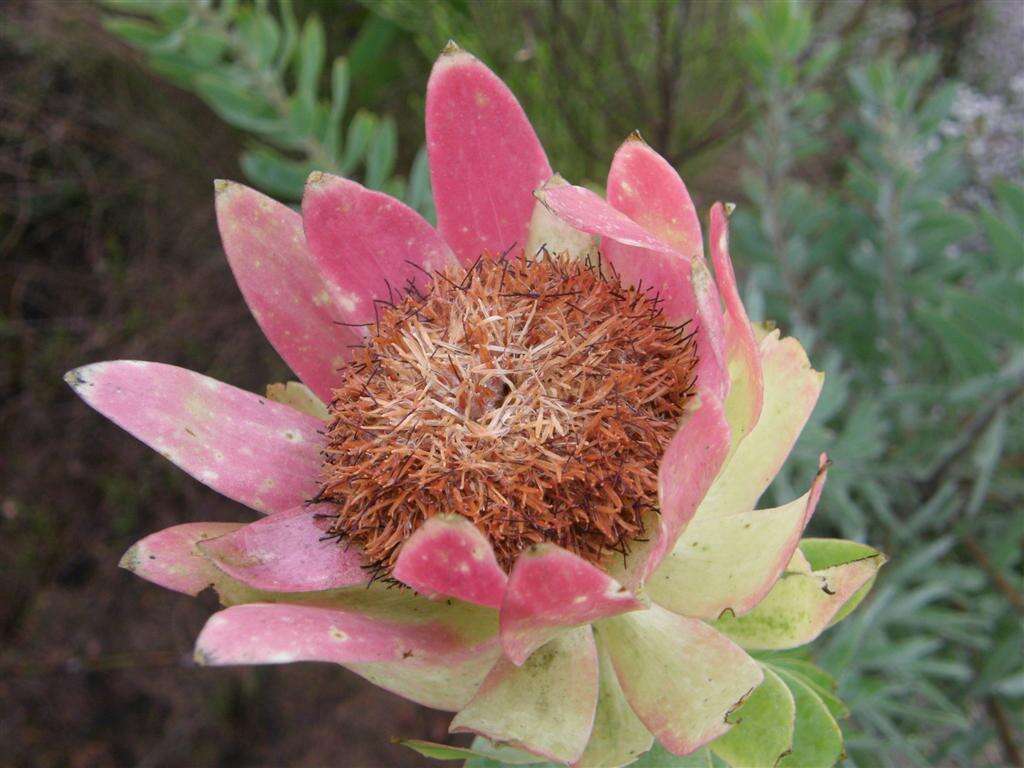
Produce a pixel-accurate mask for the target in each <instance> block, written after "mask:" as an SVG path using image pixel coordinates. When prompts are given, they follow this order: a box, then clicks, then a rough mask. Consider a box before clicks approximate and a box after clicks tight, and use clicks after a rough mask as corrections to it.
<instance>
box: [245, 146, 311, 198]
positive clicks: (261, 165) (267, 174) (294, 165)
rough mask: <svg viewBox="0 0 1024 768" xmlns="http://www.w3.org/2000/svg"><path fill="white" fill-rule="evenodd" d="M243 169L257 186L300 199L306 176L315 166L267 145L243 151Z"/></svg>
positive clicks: (279, 195) (280, 196)
mask: <svg viewBox="0 0 1024 768" xmlns="http://www.w3.org/2000/svg"><path fill="white" fill-rule="evenodd" d="M241 165H242V170H243V171H244V172H245V175H246V176H247V177H248V178H249V180H250V181H252V183H253V184H254V185H256V186H257V187H259V188H261V189H265V190H267V192H269V193H270V194H271V195H274V196H275V197H279V198H282V199H286V200H299V199H301V197H302V191H303V189H305V186H306V178H307V177H308V176H309V174H310V173H312V172H313V171H314V170H316V169H315V168H313V167H312V166H311V164H310V163H308V162H303V161H294V160H288V159H286V158H284V157H282V156H281V155H280V154H278V153H277V152H274V151H273V150H271V149H268V148H266V147H262V148H257V149H252V150H247V151H245V152H243V153H242V158H241Z"/></svg>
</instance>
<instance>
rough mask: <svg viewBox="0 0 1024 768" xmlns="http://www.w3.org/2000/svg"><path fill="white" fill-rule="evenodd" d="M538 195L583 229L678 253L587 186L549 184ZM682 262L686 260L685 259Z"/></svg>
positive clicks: (545, 203) (626, 241) (629, 242)
mask: <svg viewBox="0 0 1024 768" xmlns="http://www.w3.org/2000/svg"><path fill="white" fill-rule="evenodd" d="M535 195H536V197H537V199H538V200H540V201H541V203H543V204H544V206H545V207H546V208H547V209H548V210H549V211H551V212H552V213H553V214H555V216H557V217H558V218H560V219H561V220H562V221H564V222H565V223H566V224H568V225H569V226H571V227H573V228H575V229H578V230H580V231H581V232H589V233H590V234H592V235H599V236H601V237H603V238H605V239H607V240H614V241H615V242H617V243H621V244H623V245H632V246H636V247H638V248H647V249H649V250H652V251H657V252H658V253H663V254H666V255H669V256H675V257H678V256H679V254H678V253H677V252H676V250H675V248H673V247H672V246H671V245H669V244H668V243H666V242H665V241H664V240H661V239H660V238H658V237H656V236H655V235H653V234H652V233H650V232H648V231H647V230H646V229H644V228H643V227H642V226H640V225H639V224H637V223H636V222H635V221H633V220H632V219H631V218H629V216H627V215H626V214H624V213H622V211H619V210H617V209H616V208H613V207H612V206H611V205H609V204H608V202H607V201H605V200H604V199H603V198H601V196H600V195H597V194H595V193H593V192H591V191H590V190H589V189H587V188H586V187H577V186H575V185H572V184H567V185H565V186H561V187H556V186H547V187H544V188H542V189H538V190H537V191H536V192H535ZM680 262H681V263H684V264H685V261H683V260H682V259H680Z"/></svg>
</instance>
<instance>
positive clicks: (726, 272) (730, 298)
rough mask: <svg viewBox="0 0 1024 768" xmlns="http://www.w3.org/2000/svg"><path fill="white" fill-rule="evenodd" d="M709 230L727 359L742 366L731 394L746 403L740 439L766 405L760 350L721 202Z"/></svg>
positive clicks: (742, 407)
mask: <svg viewBox="0 0 1024 768" xmlns="http://www.w3.org/2000/svg"><path fill="white" fill-rule="evenodd" d="M710 230H711V231H710V234H709V240H710V243H711V261H712V263H713V264H714V265H715V280H716V281H717V283H718V292H719V293H720V294H721V296H722V300H723V301H724V302H725V344H726V356H727V358H728V359H729V361H730V363H732V361H737V362H738V363H739V366H740V370H739V373H737V374H735V375H734V376H733V385H732V389H733V390H735V391H731V392H730V394H731V395H732V397H733V398H734V399H737V398H739V397H741V396H742V398H743V402H742V404H740V405H739V406H738V408H739V410H740V413H738V414H737V415H736V418H738V419H739V424H734V425H733V427H734V429H736V428H739V431H740V434H739V435H738V437H743V436H745V435H747V434H749V433H750V431H751V430H752V429H753V428H754V426H755V425H756V424H757V420H758V418H759V417H760V416H761V406H762V405H763V402H764V376H763V373H762V371H761V350H760V348H759V346H758V343H757V341H756V340H755V339H754V329H753V328H752V327H751V325H750V320H749V319H748V318H747V310H746V308H745V307H744V306H743V301H742V299H740V292H739V289H738V288H737V286H736V273H735V272H733V268H732V259H731V258H729V221H728V218H727V216H726V212H725V206H723V205H722V204H721V203H715V204H714V205H713V206H711V227H710ZM736 437H737V436H736V435H734V442H738V441H736V440H735V438H736Z"/></svg>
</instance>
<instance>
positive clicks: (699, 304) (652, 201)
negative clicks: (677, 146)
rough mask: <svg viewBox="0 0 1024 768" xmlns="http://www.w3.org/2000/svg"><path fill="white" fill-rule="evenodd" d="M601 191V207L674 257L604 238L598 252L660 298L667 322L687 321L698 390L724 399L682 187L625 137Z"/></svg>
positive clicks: (709, 299)
mask: <svg viewBox="0 0 1024 768" xmlns="http://www.w3.org/2000/svg"><path fill="white" fill-rule="evenodd" d="M607 194H608V203H609V205H611V206H612V207H614V208H615V209H616V210H619V211H622V212H623V213H624V214H626V215H627V216H628V217H629V218H630V219H632V220H633V221H635V222H636V223H637V224H639V225H640V226H642V227H643V228H644V229H645V230H646V231H648V232H650V233H651V234H652V235H654V236H655V237H657V238H658V239H659V240H660V241H661V242H664V243H667V244H668V245H670V246H671V247H672V248H673V249H674V253H673V254H671V255H668V254H665V253H659V252H657V251H655V250H653V249H651V248H650V247H649V246H643V247H640V248H637V247H630V244H626V243H623V242H621V241H615V240H607V239H606V240H605V242H604V243H603V244H602V246H603V249H604V252H605V255H606V256H607V258H608V260H609V261H610V262H611V263H612V264H613V265H614V266H615V269H616V271H618V273H619V274H620V275H621V276H622V279H623V281H624V282H626V283H631V284H642V285H645V286H648V287H650V288H651V289H652V290H654V291H655V292H656V293H658V294H659V295H660V296H661V298H662V299H663V301H664V303H663V305H662V307H663V311H664V313H665V317H666V318H667V319H668V321H669V322H671V323H678V322H683V321H686V320H692V321H693V322H694V324H695V330H696V331H697V354H698V357H699V359H700V361H701V364H700V366H699V368H698V369H697V376H698V387H699V389H700V390H701V391H705V392H708V391H710V392H711V393H712V394H714V395H715V396H716V397H718V398H719V399H724V398H725V395H726V392H727V391H728V383H729V382H728V372H727V370H726V366H725V351H724V349H725V340H724V329H723V324H722V310H721V303H720V301H719V297H718V294H717V292H716V290H715V286H714V285H713V284H712V281H711V276H710V274H709V272H708V270H707V266H706V264H705V262H704V248H703V244H702V242H701V232H700V222H699V221H698V219H697V212H696V210H695V209H694V205H693V200H692V199H691V198H690V193H689V192H688V191H687V189H686V185H685V184H684V183H683V180H682V179H681V178H680V177H679V174H678V173H676V170H675V169H674V168H673V167H672V166H671V165H669V163H668V161H667V160H665V158H663V157H662V156H661V155H659V154H658V153H657V152H655V151H654V150H653V149H651V148H650V147H649V146H647V144H646V143H644V141H642V140H641V139H639V138H636V137H630V138H629V139H627V140H626V141H625V142H624V143H623V144H622V146H620V147H619V149H618V151H617V152H616V153H615V157H614V158H613V159H612V165H611V168H610V169H609V171H608V183H607ZM680 255H681V256H682V258H679V256H680Z"/></svg>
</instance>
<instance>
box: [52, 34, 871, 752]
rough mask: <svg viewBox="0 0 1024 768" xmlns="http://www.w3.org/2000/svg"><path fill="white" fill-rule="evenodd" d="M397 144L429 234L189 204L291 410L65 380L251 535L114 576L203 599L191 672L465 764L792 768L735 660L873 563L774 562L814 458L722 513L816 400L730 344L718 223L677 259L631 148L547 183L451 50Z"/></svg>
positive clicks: (149, 380) (677, 189)
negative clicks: (272, 676) (280, 379)
mask: <svg viewBox="0 0 1024 768" xmlns="http://www.w3.org/2000/svg"><path fill="white" fill-rule="evenodd" d="M426 120H427V124H426V136H427V148H428V153H429V161H430V171H431V180H432V183H433V189H434V194H435V199H436V205H437V212H438V227H437V229H435V228H434V227H432V226H431V225H430V224H428V223H427V222H426V221H424V220H423V219H422V218H420V217H419V215H418V214H416V213H415V212H414V211H412V210H411V209H410V208H408V207H406V206H405V205H403V204H402V203H401V202H399V201H397V200H395V199H392V198H390V197H388V196H387V195H384V194H382V193H379V192H373V191H371V190H368V189H365V188H364V187H362V186H360V185H359V184H357V183H355V182H353V181H349V180H346V179H342V178H338V177H333V176H330V175H327V174H320V173H315V174H313V175H311V176H310V178H309V181H308V184H307V187H306V193H305V197H304V199H303V204H302V212H301V214H299V213H295V212H293V211H292V210H290V209H289V208H287V207H285V206H283V205H280V204H279V203H276V202H274V201H272V200H270V199H268V198H266V197H264V196H263V195H261V194H259V193H257V192H255V191H253V190H251V189H248V188H246V187H244V186H241V185H238V184H233V183H229V182H218V183H217V187H216V190H217V195H216V198H217V199H216V209H217V218H218V223H219V225H220V231H221V236H222V239H223V242H224V247H225V251H226V252H227V255H228V259H229V261H230V262H231V267H232V269H233V271H234V273H235V276H236V278H237V280H238V283H239V285H240V287H241V289H242V293H243V295H244V296H245V299H246V301H247V302H248V304H249V306H250V308H251V309H252V311H253V314H254V316H255V317H256V319H257V321H258V322H259V323H260V326H261V327H262V328H263V330H264V332H265V333H266V335H267V337H268V338H269V339H270V341H271V342H272V343H273V344H274V346H275V348H276V349H277V350H278V351H279V352H280V354H281V356H282V357H283V358H284V359H285V360H286V361H287V362H288V364H289V365H290V366H291V367H292V369H293V370H294V371H295V373H296V374H297V375H298V377H299V378H300V379H301V380H302V382H303V385H300V384H290V385H288V386H287V387H284V386H277V387H274V388H272V389H271V390H269V391H268V396H267V397H261V396H259V395H254V394H249V393H246V392H243V391H241V390H238V389H235V388H234V387H231V386H228V385H226V384H221V383H219V382H216V381H213V380H212V379H208V378H206V377H204V376H201V375H199V374H195V373H191V372H188V371H185V370H182V369H179V368H175V367H173V366H167V365H161V364H158V363H142V362H134V361H115V362H106V363H98V364H95V365H90V366H85V367H83V368H79V369H77V370H74V371H72V372H70V373H69V374H68V376H67V380H68V382H69V383H70V384H71V386H72V387H73V388H74V389H75V390H76V391H77V392H78V393H79V394H80V395H81V396H82V398H83V399H85V400H86V402H88V403H89V404H90V405H92V406H93V407H94V408H96V409H97V410H99V411H100V412H102V413H103V414H105V415H106V416H108V417H109V418H111V419H112V420H113V421H115V422H116V423H118V424H119V425H120V426H122V427H124V428H125V429H126V430H127V431H129V432H131V433H132V434H133V435H135V436H136V437H138V438H139V439H141V440H143V441H145V442H147V443H148V444H150V445H151V446H152V447H153V448H155V449H156V450H157V451H159V452H160V453H161V454H162V455H164V456H165V457H166V458H168V459H169V460H171V461H172V462H174V463H176V464H177V465H178V466H180V467H181V468H182V469H184V470H185V471H187V472H189V473H190V474H192V475H193V476H194V477H196V478H197V479H198V480H200V481H201V482H204V483H206V484H207V485H209V486H211V487H212V488H214V489H216V490H219V491H220V492H221V493H223V494H225V495H227V496H229V497H230V498H232V499H234V500H236V501H239V502H241V503H242V504H245V505H247V506H249V507H251V508H252V509H254V510H256V511H257V512H260V513H263V514H265V515H267V516H266V517H264V518H262V519H258V520H256V521H255V522H252V523H249V524H248V525H237V524H227V523H187V524H184V525H180V526H177V527H174V528H171V529H168V530H165V531H162V532H159V533H155V534H153V535H151V536H149V537H147V538H145V539H143V540H142V541H140V542H139V543H137V544H136V545H135V546H134V547H132V549H131V550H129V552H128V553H127V554H126V555H125V557H124V559H123V560H122V565H123V566H124V567H126V568H128V569H129V570H132V571H134V572H135V573H137V574H138V575H140V576H142V577H143V578H146V579H149V580H151V581H154V582H156V583H158V584H161V585H163V586H166V587H168V588H169V589H174V590H177V591H180V592H185V593H188V594H196V593H198V592H199V591H201V590H202V589H204V588H205V587H207V586H213V587H214V588H215V589H216V590H217V592H218V593H219V595H220V598H221V601H222V602H223V603H224V605H225V606H226V607H225V610H223V611H221V612H220V613H217V614H216V615H214V616H213V617H212V618H211V619H210V620H209V622H208V623H207V625H206V627H205V628H204V630H203V631H202V633H201V635H200V637H199V639H198V642H197V648H196V657H197V659H198V660H199V661H200V662H202V663H204V664H259V663H266V664H277V663H286V662H291V661H300V660H312V661H325V662H334V663H337V664H341V665H344V666H345V667H347V668H349V669H351V670H352V671H354V672H356V673H357V674H360V675H362V676H364V677H365V678H367V679H368V680H371V681H372V682H374V683H376V684H377V685H380V686H382V687H384V688H386V689H388V690H391V691H393V692H395V693H397V694H399V695H401V696H405V697H407V698H409V699H412V700H414V701H417V702H421V703H423V704H426V705H428V706H432V707H437V708H441V709H447V710H451V711H455V712H457V714H456V716H455V718H454V720H453V723H452V730H453V731H467V732H472V733H475V734H478V735H479V736H481V737H484V739H486V740H488V741H485V742H483V744H484V747H485V748H489V747H488V746H487V745H488V744H491V745H492V746H493V744H501V745H505V746H506V747H514V748H516V749H521V750H525V751H526V752H528V753H530V754H532V755H535V756H540V757H542V758H544V759H547V760H551V761H554V762H557V763H561V764H566V765H586V766H620V765H626V764H628V763H630V762H632V761H633V760H634V759H636V758H637V757H638V756H639V755H640V754H641V753H642V752H644V751H646V750H647V749H648V748H650V746H651V744H652V742H653V740H654V739H657V740H658V742H660V744H661V747H662V748H664V749H667V750H669V751H671V752H674V753H677V754H688V753H691V752H693V751H695V750H697V749H700V748H701V747H703V746H704V745H706V744H710V745H711V748H712V749H713V750H715V751H716V752H717V753H718V754H719V755H720V756H721V757H722V758H723V759H725V760H727V761H728V762H731V763H732V764H735V765H739V764H743V765H755V764H761V763H762V762H763V763H764V764H766V765H773V764H774V763H775V761H777V759H778V758H779V757H780V756H781V755H782V754H783V753H785V752H788V751H791V750H798V751H799V750H806V749H808V748H809V747H808V746H807V744H802V743H799V742H800V741H801V739H804V738H805V737H806V729H797V728H795V721H794V718H795V717H796V713H797V712H798V711H806V710H807V707H808V706H811V707H814V706H815V704H814V702H815V701H817V702H818V704H821V701H820V698H818V697H817V695H816V694H815V692H814V691H813V690H811V689H808V688H807V686H805V685H804V683H803V682H801V680H802V678H800V675H799V674H798V671H795V668H788V669H781V668H779V669H776V666H773V665H771V664H769V663H768V662H758V661H755V660H754V659H753V658H752V657H751V656H749V655H748V653H747V651H748V650H765V649H773V650H774V649H784V648H792V647H795V646H797V645H801V644H804V643H807V642H809V641H810V640H812V639H814V638H815V637H816V636H817V635H818V634H820V633H821V632H822V631H823V630H824V629H825V628H826V627H827V626H829V625H830V624H831V623H834V622H835V621H837V620H839V619H840V618H842V617H843V616H844V615H845V614H846V613H848V612H849V611H850V610H851V609H852V607H853V606H854V605H855V604H856V602H857V601H858V600H859V599H860V598H861V597H863V594H864V593H865V592H866V590H867V589H868V588H869V586H870V583H871V581H872V579H873V577H874V575H875V573H876V572H877V570H878V568H879V567H880V565H881V564H882V562H883V558H882V557H881V556H880V555H879V554H878V553H877V552H875V551H874V550H872V549H870V548H868V547H865V546H863V545H856V544H852V543H849V542H839V541H829V540H814V539H809V540H804V541H801V535H802V533H803V530H804V528H805V526H806V525H807V523H808V521H809V519H810V517H811V515H812V514H813V513H814V509H815V506H816V504H817V502H818V499H819V497H820V495H821V489H822V485H823V483H824V481H825V472H826V466H827V462H826V460H825V458H824V456H823V457H822V463H821V469H820V471H819V472H818V474H817V476H816V477H814V478H809V481H810V487H809V490H808V491H807V493H806V494H804V495H803V496H802V497H800V498H798V499H796V500H794V501H792V502H790V503H788V504H785V505H783V506H781V507H776V508H774V509H756V508H755V505H756V503H757V501H758V498H759V497H760V496H761V494H762V493H763V492H764V491H765V489H766V488H767V487H768V485H769V483H770V482H771V481H772V478H773V477H774V476H775V474H776V473H777V472H778V471H779V469H780V468H781V466H782V463H783V462H784V461H785V459H786V457H787V455H788V454H789V452H790V450H791V448H792V446H793V444H794V442H795V441H796V439H797V437H798V435H799V433H800V431H801V429H802V428H803V426H804V424H805V422H806V421H807V419H808V417H809V415H810V413H811V410H812V409H813V407H814V404H815V401H816V400H817V397H818V394H819V392H820V390H821V385H822V376H821V374H819V373H817V372H815V371H814V370H813V369H812V368H811V366H810V364H809V362H808V360H807V357H806V355H805V354H804V351H803V349H802V348H801V347H800V345H799V343H797V342H796V340H794V339H791V338H783V337H781V335H780V334H779V333H778V332H777V331H773V332H770V333H766V332H764V331H763V330H761V329H760V328H758V327H757V326H754V325H751V323H750V321H749V320H748V318H747V314H746V311H745V309H744V307H743V304H742V301H741V300H740V296H739V292H738V290H737V287H736V280H735V276H734V274H733V270H732V265H731V261H730V259H729V253H728V235H727V226H728V223H727V212H726V208H725V207H723V206H722V205H721V204H716V205H715V206H714V207H713V208H712V210H711V227H710V245H709V250H710V256H711V258H710V264H709V263H708V261H707V260H706V259H705V256H704V247H703V239H702V235H701V229H700V224H699V221H698V217H697V214H696V210H695V208H694V205H693V203H692V201H691V199H690V196H689V194H688V192H687V189H686V187H685V185H684V184H683V182H682V181H681V180H680V178H679V176H678V175H677V174H676V172H675V170H673V169H672V167H671V166H670V165H669V164H668V163H667V162H666V161H665V160H664V159H663V158H661V157H660V156H658V154H657V153H655V152H654V151H653V150H652V149H651V148H650V147H648V146H647V145H646V144H645V143H643V141H642V140H641V139H640V138H639V135H634V136H631V137H629V138H628V139H627V140H626V142H625V143H624V144H623V145H622V146H621V147H620V148H619V150H618V152H616V154H615V157H614V159H613V161H612V165H611V170H610V172H609V176H608V186H607V195H606V197H605V198H602V197H600V196H599V195H597V194H595V193H593V192H591V191H589V190H587V189H584V188H582V187H577V186H573V185H571V184H569V183H567V182H565V181H564V180H562V179H561V178H560V177H557V176H555V175H553V174H552V171H551V167H550V166H549V164H548V161H547V158H546V156H545V154H544V150H543V149H542V147H541V145H540V143H539V141H538V140H537V137H536V134H535V133H534V131H533V128H532V127H531V125H530V123H529V121H528V119H527V117H526V115H525V113H524V112H523V109H522V107H521V106H520V105H519V103H518V101H516V99H515V97H514V96H513V95H512V93H511V92H510V91H509V90H508V89H507V87H506V86H505V85H504V83H502V82H501V80H499V79H498V78H497V77H496V76H495V75H494V74H493V73H492V72H491V71H490V70H489V69H487V68H486V67H485V66H484V65H483V64H482V63H480V62H479V61H478V60H477V59H475V58H474V57H472V56H471V55H470V54H468V53H466V52H464V51H462V50H460V49H459V48H458V47H457V46H454V45H453V44H450V45H449V46H448V47H446V48H445V51H444V52H443V53H442V55H441V57H440V59H439V60H438V62H437V64H436V65H435V67H434V71H433V73H432V74H431V77H430V82H429V85H428V91H427V108H426ZM712 270H713V271H712ZM395 585H398V586H399V588H397V589H395V588H392V587H394V586H395ZM763 681H764V682H763ZM762 682H763V684H762ZM801 686H803V687H801ZM796 699H799V701H800V703H801V706H800V707H797V706H795V705H794V704H793V702H794V701H795V700H796ZM765 700H767V701H768V702H769V704H770V706H766V705H764V701H765ZM808 702H810V704H808ZM822 706H823V705H822ZM738 708H739V709H738ZM766 713H767V714H766ZM739 715H744V716H743V717H739ZM826 717H828V718H829V722H831V715H828V714H827V712H826ZM772 718H774V720H773V719H772ZM766 728H767V729H769V730H770V731H771V732H772V733H773V734H775V736H776V738H772V739H768V740H765V739H762V738H761V736H762V735H763V734H764V733H765V729H766ZM815 743H817V742H815ZM752 745H753V746H752ZM432 749H434V750H435V752H436V750H438V749H440V750H444V749H445V748H443V747H434V748H432ZM464 752H466V751H465V750H462V751H461V752H458V754H462V753H464ZM801 754H803V752H801ZM838 754H839V753H838V751H837V752H836V753H835V755H834V756H833V758H834V757H837V756H838Z"/></svg>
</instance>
